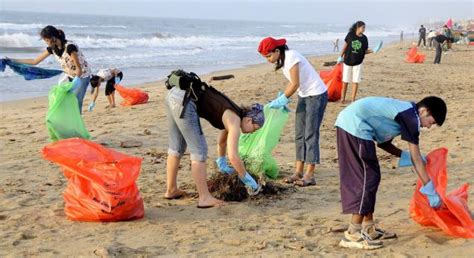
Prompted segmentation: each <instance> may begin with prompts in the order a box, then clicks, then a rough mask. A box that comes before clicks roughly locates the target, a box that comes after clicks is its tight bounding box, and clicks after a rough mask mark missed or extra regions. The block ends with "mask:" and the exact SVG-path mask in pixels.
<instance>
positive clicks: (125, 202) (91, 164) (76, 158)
mask: <svg viewBox="0 0 474 258" xmlns="http://www.w3.org/2000/svg"><path fill="white" fill-rule="evenodd" d="M42 154H43V157H44V159H46V160H49V161H51V162H54V163H56V164H58V165H60V166H61V167H62V168H63V172H64V175H65V176H66V177H67V178H68V185H67V187H66V189H65V190H64V192H63V196H64V202H65V208H64V211H65V213H66V215H67V217H68V218H69V219H71V220H77V221H123V220H134V219H140V218H142V217H143V216H144V213H145V211H144V207H143V199H142V197H141V196H140V192H139V191H138V188H137V185H136V184H135V181H136V180H137V178H138V175H139V174H140V167H141V162H142V160H141V159H140V158H137V157H132V156H128V155H125V154H122V153H119V152H116V151H114V150H110V149H107V148H105V147H103V146H102V145H100V144H97V143H94V142H91V141H88V140H84V139H80V138H70V139H66V140H60V141H57V142H54V143H51V144H49V145H47V146H45V147H44V148H43V149H42Z"/></svg>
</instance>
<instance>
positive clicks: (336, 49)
mask: <svg viewBox="0 0 474 258" xmlns="http://www.w3.org/2000/svg"><path fill="white" fill-rule="evenodd" d="M333 44H334V48H333V50H332V51H333V52H339V38H337V39H336V40H334V42H333Z"/></svg>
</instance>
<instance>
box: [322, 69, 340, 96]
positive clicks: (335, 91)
mask: <svg viewBox="0 0 474 258" xmlns="http://www.w3.org/2000/svg"><path fill="white" fill-rule="evenodd" d="M319 76H320V77H321V79H322V80H323V82H324V84H326V86H327V87H328V100H329V101H338V100H339V99H340V98H341V91H342V63H340V64H337V65H335V66H334V68H333V69H332V70H326V71H321V72H319Z"/></svg>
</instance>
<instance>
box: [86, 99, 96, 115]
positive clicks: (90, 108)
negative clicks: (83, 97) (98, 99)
mask: <svg viewBox="0 0 474 258" xmlns="http://www.w3.org/2000/svg"><path fill="white" fill-rule="evenodd" d="M94 107H95V102H94V101H92V102H91V103H90V104H89V107H88V108H87V111H89V112H91V111H92V110H93V109H94Z"/></svg>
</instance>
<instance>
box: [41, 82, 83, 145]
mask: <svg viewBox="0 0 474 258" xmlns="http://www.w3.org/2000/svg"><path fill="white" fill-rule="evenodd" d="M72 86H73V83H72V82H67V83H62V84H58V85H56V86H53V88H51V90H50V91H49V95H48V101H49V105H48V113H47V115H46V126H47V127H48V134H49V139H50V140H51V141H57V140H61V139H67V138H73V137H80V138H84V139H90V135H89V132H88V131H87V129H86V127H85V126H84V122H83V120H82V117H81V114H80V113H79V105H78V103H77V97H76V94H74V93H73V92H71V88H72Z"/></svg>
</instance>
